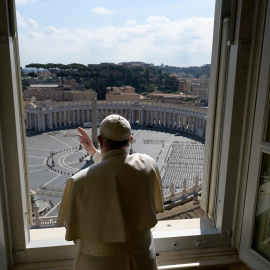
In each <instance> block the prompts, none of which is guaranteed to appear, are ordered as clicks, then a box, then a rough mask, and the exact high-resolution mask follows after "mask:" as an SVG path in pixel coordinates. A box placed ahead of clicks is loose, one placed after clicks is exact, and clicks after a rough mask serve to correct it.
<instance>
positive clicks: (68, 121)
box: [66, 110, 71, 126]
mask: <svg viewBox="0 0 270 270" xmlns="http://www.w3.org/2000/svg"><path fill="white" fill-rule="evenodd" d="M66 113H67V125H68V126H70V113H71V111H70V110H68V111H67V112H66Z"/></svg>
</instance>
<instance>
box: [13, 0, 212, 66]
mask: <svg viewBox="0 0 270 270" xmlns="http://www.w3.org/2000/svg"><path fill="white" fill-rule="evenodd" d="M214 3H215V1H214V0H185V1H183V0H163V1H160V0H155V1H153V0H144V1H142V0H136V1H134V0H130V1H123V0H118V1H111V0H110V1H109V0H106V1H102V0H99V1H96V0H91V1H90V0H76V1H74V0H73V1H70V0H16V10H17V23H18V32H19V46H20V57H21V66H22V67H24V66H25V65H27V64H30V63H43V64H46V63H62V64H70V63H81V64H98V63H100V62H113V63H119V62H124V61H143V62H146V63H153V64H154V65H160V64H161V63H164V64H165V65H173V66H181V67H186V66H201V65H203V64H210V61H211V49H212V36H213V21H214V18H213V17H214Z"/></svg>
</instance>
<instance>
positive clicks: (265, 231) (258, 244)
mask: <svg viewBox="0 0 270 270" xmlns="http://www.w3.org/2000/svg"><path fill="white" fill-rule="evenodd" d="M253 249H255V250H256V251H257V252H258V253H260V254H261V255H262V256H264V257H265V258H267V259H268V260H270V155H269V154H265V153H264V154H263V157H262V166H261V175H260V185H259V194H258V201H257V211H256V217H255V227H254V239H253Z"/></svg>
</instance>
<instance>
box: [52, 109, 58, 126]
mask: <svg viewBox="0 0 270 270" xmlns="http://www.w3.org/2000/svg"><path fill="white" fill-rule="evenodd" d="M53 115H54V127H55V128H57V112H53Z"/></svg>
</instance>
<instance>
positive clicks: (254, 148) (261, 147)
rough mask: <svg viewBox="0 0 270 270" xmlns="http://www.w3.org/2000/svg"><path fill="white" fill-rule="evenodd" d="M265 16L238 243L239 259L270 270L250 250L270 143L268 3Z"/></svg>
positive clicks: (256, 254)
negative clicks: (268, 139) (268, 136)
mask: <svg viewBox="0 0 270 270" xmlns="http://www.w3.org/2000/svg"><path fill="white" fill-rule="evenodd" d="M266 10H267V16H266V23H265V29H264V33H265V35H264V42H263V51H262V59H261V66H260V70H261V72H260V77H259V81H258V95H257V99H256V107H255V109H256V110H255V118H254V119H255V121H254V128H253V137H252V144H251V158H250V165H249V171H248V177H247V192H246V200H245V208H244V217H243V222H244V224H245V226H243V229H242V237H241V243H240V254H239V255H240V258H241V259H242V260H243V261H245V262H246V263H247V264H248V265H250V266H251V267H253V268H255V269H262V270H263V269H270V261H268V260H267V259H265V258H264V257H263V256H261V255H260V254H259V253H257V252H256V251H255V250H254V249H252V242H253V230H254V221H255V216H256V210H257V209H256V206H257V200H258V189H259V185H260V176H261V175H260V174H261V168H260V166H261V160H262V154H263V153H267V154H270V143H269V142H266V139H265V138H266V132H267V128H268V129H269V127H268V121H269V117H270V116H269V108H270V67H269V62H270V52H269V47H270V35H269V33H270V3H269V2H268V6H267V9H266Z"/></svg>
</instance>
